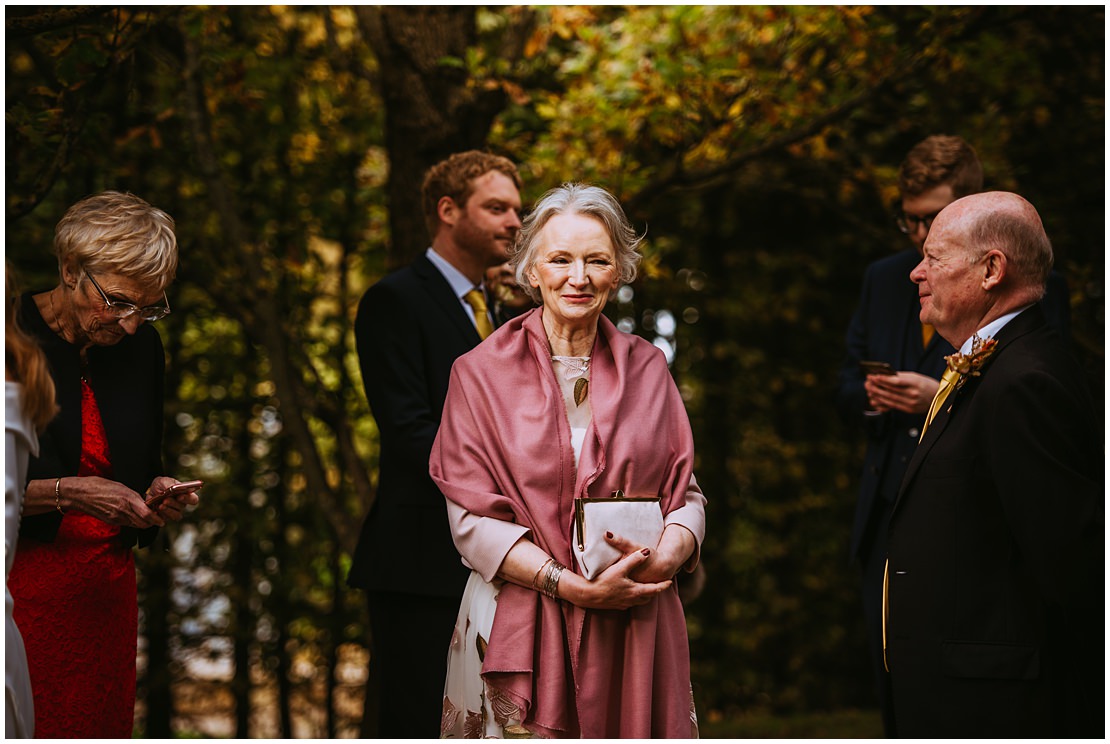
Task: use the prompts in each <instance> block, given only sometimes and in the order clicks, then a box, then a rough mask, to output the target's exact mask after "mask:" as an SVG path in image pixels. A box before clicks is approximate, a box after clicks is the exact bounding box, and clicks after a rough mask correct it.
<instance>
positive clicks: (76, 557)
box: [8, 191, 199, 738]
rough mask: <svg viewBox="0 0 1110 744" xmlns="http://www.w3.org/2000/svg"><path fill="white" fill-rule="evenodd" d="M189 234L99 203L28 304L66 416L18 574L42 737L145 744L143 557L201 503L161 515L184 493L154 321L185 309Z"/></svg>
mask: <svg viewBox="0 0 1110 744" xmlns="http://www.w3.org/2000/svg"><path fill="white" fill-rule="evenodd" d="M173 228H174V224H173V220H172V219H171V218H170V217H169V216H168V215H167V214H166V213H165V212H162V211H161V210H159V209H155V208H154V207H152V206H150V205H149V204H147V203H146V202H145V201H143V200H142V199H139V198H138V197H136V196H133V195H131V194H123V193H118V192H114V191H106V192H104V193H101V194H98V195H95V196H91V197H89V198H87V199H84V200H82V201H80V202H78V203H77V204H75V205H73V206H72V207H71V208H70V209H69V211H67V212H66V214H65V216H64V217H63V218H62V220H61V221H60V222H59V223H58V225H57V228H56V230H55V235H54V249H55V252H56V253H57V256H58V267H59V271H60V274H61V277H60V279H61V281H60V282H59V284H58V286H56V287H54V288H53V289H51V290H50V291H48V292H40V293H28V294H25V295H23V298H22V301H21V303H20V312H21V313H22V318H21V320H22V323H23V325H24V327H25V329H26V330H27V332H28V333H30V334H31V335H32V336H33V337H34V338H35V339H36V340H37V341H38V343H39V344H40V345H41V346H42V348H43V350H44V351H45V353H46V357H47V359H48V361H49V363H50V369H51V374H52V376H53V380H54V386H55V389H56V391H57V402H58V406H59V409H60V410H59V413H58V415H57V416H56V417H55V418H54V419H53V420H52V421H51V422H50V424H49V426H48V427H47V428H46V430H45V431H44V432H43V433H42V434H41V436H40V440H39V445H40V449H39V453H38V456H37V457H34V458H32V459H31V461H30V464H29V468H28V482H27V488H26V492H25V494H24V503H23V520H22V524H21V526H20V538H19V545H18V549H17V551H16V558H15V562H14V565H13V566H12V570H11V574H10V576H9V579H8V580H9V589H10V591H11V594H12V596H13V598H14V601H15V621H16V624H17V625H18V627H19V630H20V632H21V633H22V635H23V640H24V644H25V646H26V649H27V661H28V665H29V667H30V672H31V687H32V690H33V694H34V709H35V734H36V736H39V737H45V738H75V737H81V738H85V737H90V738H93V737H95V738H101V737H120V738H130V737H131V731H132V727H133V720H134V708H135V642H136V638H137V632H138V608H137V595H136V582H135V564H134V558H133V556H132V552H131V549H132V547H133V546H134V545H136V544H138V545H139V546H146V545H149V544H150V542H151V541H152V540H153V539H154V536H155V534H156V532H157V529H158V527H161V526H164V525H165V523H166V521H168V520H179V519H181V517H182V515H183V513H184V510H185V508H186V507H187V506H188V505H191V504H196V503H198V500H199V498H198V496H197V494H196V493H195V492H192V491H186V492H184V493H181V494H175V495H170V496H168V497H167V498H165V499H164V500H162V501H161V503H160V504H158V506H156V507H154V508H151V507H150V506H148V505H147V500H148V499H150V498H151V497H155V496H158V497H161V496H163V495H164V494H165V493H166V492H167V489H169V487H170V486H172V485H174V484H175V483H176V482H177V481H176V480H175V479H174V478H171V477H168V476H165V475H163V473H164V468H163V466H162V460H161V444H162V418H163V413H162V377H163V374H164V366H165V357H164V354H163V350H162V342H161V339H160V338H159V336H158V333H157V332H156V331H155V330H154V329H153V328H152V327H151V326H149V325H148V323H151V322H153V321H156V320H159V319H160V318H163V317H165V316H166V315H167V314H168V313H169V312H170V306H169V300H168V298H167V297H166V287H167V286H169V284H170V282H171V281H173V278H174V274H175V272H176V270H177V239H176V237H175V236H174V230H173ZM152 503H153V502H152Z"/></svg>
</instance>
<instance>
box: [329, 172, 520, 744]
mask: <svg viewBox="0 0 1110 744" xmlns="http://www.w3.org/2000/svg"><path fill="white" fill-rule="evenodd" d="M520 188H521V180H520V175H519V174H518V173H517V169H516V166H514V165H513V163H512V162H511V161H509V160H507V159H506V158H503V157H500V156H497V155H492V154H489V153H484V152H478V151H473V150H472V151H469V152H464V153H458V154H455V155H452V156H451V157H450V158H448V159H447V160H444V161H442V162H440V163H438V164H437V165H435V166H433V167H432V168H431V169H430V170H429V171H428V173H427V175H426V176H425V179H424V184H423V194H422V197H423V206H424V216H425V220H426V222H427V225H428V231H429V233H430V235H431V238H432V245H431V247H430V248H428V250H427V251H426V252H425V254H424V255H422V256H420V257H419V258H417V259H416V260H415V261H414V262H413V263H412V264H411V265H409V266H407V267H405V268H403V269H401V270H399V271H397V272H395V273H393V274H390V275H389V276H387V277H385V278H384V279H382V280H381V281H379V282H378V283H377V284H375V285H374V286H372V287H371V288H370V289H369V290H367V291H366V294H365V295H364V296H363V298H362V301H361V302H360V303H359V308H358V315H357V317H356V319H355V341H356V344H357V347H358V357H359V365H360V367H361V368H362V379H363V384H364V386H365V388H366V398H367V400H368V401H369V403H370V409H371V411H372V413H373V414H374V420H375V421H376V423H377V425H378V431H379V434H380V442H381V449H380V465H379V478H378V491H377V497H376V498H375V501H374V505H373V507H372V508H371V510H370V513H369V515H368V516H367V517H366V521H365V523H364V524H363V528H362V534H361V537H360V538H359V542H358V546H357V548H356V549H355V553H354V556H353V557H352V565H351V571H350V575H349V576H348V583H349V584H350V585H351V586H353V587H358V588H362V589H365V590H366V592H367V599H368V603H369V608H370V633H371V649H370V669H369V671H370V681H369V684H368V689H367V695H366V706H365V712H364V726H363V734H364V735H366V736H378V737H381V738H412V737H416V738H436V737H438V736H439V721H440V715H441V713H442V707H443V685H444V680H445V675H446V659H447V651H448V647H449V644H450V642H451V634H452V632H453V630H454V626H455V618H456V615H457V614H458V611H459V602H460V600H461V599H462V594H463V588H464V586H465V585H466V579H467V576H468V575H469V573H470V572H469V570H468V569H467V568H466V567H465V566H463V564H462V562H461V560H460V558H459V554H458V552H457V551H456V550H455V545H454V542H453V541H452V539H451V532H450V528H449V526H448V522H447V507H446V500H445V499H444V497H443V494H442V493H441V492H440V491H439V489H438V488H436V486H435V483H433V482H432V479H431V476H430V475H429V474H428V458H429V456H430V454H431V450H432V442H433V441H434V440H435V436H436V431H437V430H438V428H439V422H440V416H441V414H442V412H443V401H444V399H445V398H446V396H447V383H448V379H449V376H450V372H451V365H452V364H453V363H454V361H455V359H457V358H458V357H460V356H462V355H463V354H465V353H466V352H467V351H470V350H471V349H472V348H474V347H475V346H477V345H478V343H479V342H480V341H481V340H482V339H483V338H485V336H486V335H488V333H489V332H490V330H491V329H492V326H493V322H494V321H493V317H492V315H491V313H490V311H489V306H490V304H491V303H490V302H489V299H488V296H487V294H486V290H485V287H484V281H483V279H484V276H485V272H486V270H487V269H488V268H489V267H491V266H496V265H498V264H500V263H502V262H504V261H505V260H507V258H508V251H509V248H510V247H511V246H512V245H513V242H514V241H515V240H516V233H517V230H518V229H519V228H520V210H521V201H520ZM375 721H376V722H377V729H376V730H374V726H373V723H374V722H375Z"/></svg>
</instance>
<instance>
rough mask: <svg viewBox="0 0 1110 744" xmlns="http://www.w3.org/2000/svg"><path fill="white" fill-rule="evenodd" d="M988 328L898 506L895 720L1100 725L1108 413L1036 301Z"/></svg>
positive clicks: (977, 732) (918, 456)
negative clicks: (973, 372) (993, 345)
mask: <svg viewBox="0 0 1110 744" xmlns="http://www.w3.org/2000/svg"><path fill="white" fill-rule="evenodd" d="M996 340H997V342H998V347H997V351H996V352H995V354H994V355H993V356H992V357H991V358H990V360H988V362H987V364H986V365H985V366H984V368H983V370H982V375H981V376H979V377H972V378H969V379H968V381H967V383H966V384H965V386H964V387H963V388H962V389H960V390H958V391H955V392H954V393H953V394H952V395H951V396H950V397H949V402H947V403H946V404H945V407H944V408H943V409H942V410H941V411H940V413H938V415H937V417H936V419H935V420H934V422H933V423H932V424H931V425H930V427H929V429H928V431H927V432H926V435H925V438H924V439H923V440H922V442H921V445H920V446H919V447H918V449H917V451H916V452H915V453H914V456H913V458H912V459H911V461H910V465H909V468H908V470H907V472H906V478H905V482H904V484H903V486H902V490H901V493H900V495H899V497H898V500H897V501H896V503H895V506H894V512H893V514H892V516H891V522H890V532H889V561H890V563H889V570H890V587H889V602H890V604H889V622H888V624H887V638H888V654H887V659H888V663H889V667H890V673H891V683H892V689H893V699H894V709H895V717H896V721H897V726H898V734H899V736H905V737H915V738H916V737H922V738H924V737H929V738H932V737H962V738H967V737H998V738H1002V737H1006V738H1008V737H1022V738H1026V737H1045V738H1047V737H1069V736H1082V737H1097V738H1101V737H1102V728H1103V723H1102V721H1103V645H1104V644H1103V634H1104V628H1103V624H1102V618H1103V609H1102V608H1103V595H1104V588H1103V541H1104V538H1103V515H1104V507H1103V498H1104V496H1103V488H1104V484H1103V459H1102V458H1103V454H1102V428H1101V423H1100V422H1099V421H1098V413H1097V411H1096V409H1095V406H1094V401H1093V399H1092V397H1091V395H1090V392H1089V390H1088V388H1087V386H1086V383H1085V381H1084V378H1083V375H1082V373H1081V371H1080V369H1079V367H1078V365H1077V364H1076V363H1075V362H1074V361H1073V360H1072V358H1071V356H1070V354H1069V352H1068V349H1067V348H1066V345H1065V344H1064V343H1063V342H1062V341H1061V339H1060V338H1059V337H1058V336H1057V335H1056V334H1055V333H1054V332H1053V331H1052V330H1050V329H1049V327H1048V325H1047V324H1046V322H1045V320H1044V315H1043V313H1042V311H1041V309H1040V307H1037V306H1034V307H1033V308H1030V309H1029V310H1027V311H1025V312H1023V313H1022V314H1021V315H1019V316H1018V317H1017V318H1015V319H1013V320H1012V321H1010V322H1009V323H1008V324H1007V325H1006V326H1005V327H1004V328H1003V329H1002V330H1001V331H1000V332H999V334H998V336H997V337H996Z"/></svg>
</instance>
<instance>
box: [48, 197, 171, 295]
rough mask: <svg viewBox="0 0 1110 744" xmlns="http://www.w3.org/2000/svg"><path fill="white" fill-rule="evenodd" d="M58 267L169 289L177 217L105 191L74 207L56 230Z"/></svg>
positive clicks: (140, 201)
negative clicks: (71, 263) (68, 263)
mask: <svg viewBox="0 0 1110 744" xmlns="http://www.w3.org/2000/svg"><path fill="white" fill-rule="evenodd" d="M54 253H55V254H57V256H58V268H59V270H62V269H63V268H64V266H65V263H66V261H67V260H69V259H72V260H74V261H75V262H76V263H77V265H78V266H79V267H80V268H81V269H82V270H83V271H89V270H92V271H99V272H103V273H106V274H119V275H121V276H125V277H129V278H132V279H136V280H138V281H141V282H144V283H146V284H149V285H150V287H151V289H153V290H155V291H157V292H163V291H165V289H166V287H168V286H169V285H170V283H171V282H172V281H173V279H174V276H175V275H176V274H177V236H175V235H174V221H173V218H172V217H170V216H169V215H168V214H166V213H165V212H163V211H162V210H161V209H157V208H155V207H152V206H150V204H148V203H146V202H145V201H143V200H142V199H140V198H139V197H137V196H135V195H134V194H129V193H122V192H119V191H104V192H101V193H99V194H95V195H93V196H89V197H86V198H85V199H82V200H81V201H79V202H77V203H76V204H74V205H73V206H72V207H70V208H69V209H68V210H67V211H66V213H65V216H63V217H62V219H61V220H60V221H59V222H58V225H57V227H56V228H55V229H54Z"/></svg>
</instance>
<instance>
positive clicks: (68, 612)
mask: <svg viewBox="0 0 1110 744" xmlns="http://www.w3.org/2000/svg"><path fill="white" fill-rule="evenodd" d="M77 475H79V476H83V475H99V476H101V477H104V478H111V477H112V465H111V462H110V453H109V452H108V439H107V437H106V436H105V433H104V424H103V423H102V421H101V419H100V410H99V409H98V408H97V405H96V399H95V398H94V397H93V392H92V388H91V387H89V384H88V383H87V382H86V381H85V380H84V379H82V380H81V464H80V467H79V469H78V471H77ZM118 536H119V527H115V526H113V525H110V524H107V523H105V522H102V521H100V520H99V519H96V518H95V517H90V516H88V515H87V514H84V513H81V512H78V511H76V510H71V511H69V512H67V513H66V515H65V517H64V518H63V519H62V524H61V527H60V528H59V530H58V535H57V537H56V538H55V540H54V542H52V543H43V542H38V541H35V540H20V541H19V548H18V550H17V551H16V556H15V563H14V565H13V566H12V571H11V575H10V577H9V581H8V586H9V587H10V588H11V593H12V596H13V597H14V598H15V622H16V625H17V626H18V627H19V630H20V632H21V633H22V634H23V642H24V644H25V645H26V648H27V664H28V666H29V667H30V671H31V689H32V691H33V693H34V698H35V736H36V737H37V738H45V739H53V738H106V737H111V738H128V739H129V738H131V730H132V728H133V727H134V718H135V643H136V639H137V637H138V636H137V634H138V600H137V591H136V585H135V561H134V558H133V556H132V553H131V549H130V548H125V547H124V546H123V543H121V542H120V541H119V539H118Z"/></svg>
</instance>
